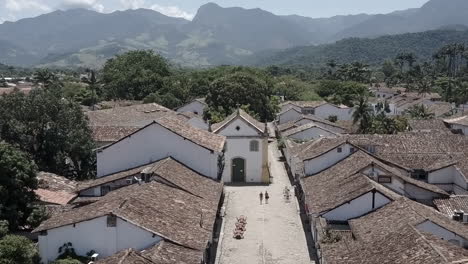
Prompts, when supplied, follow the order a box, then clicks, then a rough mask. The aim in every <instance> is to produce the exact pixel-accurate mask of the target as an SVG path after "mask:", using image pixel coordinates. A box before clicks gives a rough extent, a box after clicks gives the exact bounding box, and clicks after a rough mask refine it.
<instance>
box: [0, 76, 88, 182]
mask: <svg viewBox="0 0 468 264" xmlns="http://www.w3.org/2000/svg"><path fill="white" fill-rule="evenodd" d="M63 97H64V96H63V92H62V86H61V85H60V84H58V83H56V82H54V83H53V84H51V85H50V86H48V85H46V86H45V87H44V88H43V89H34V90H33V91H31V93H29V94H28V95H26V94H23V93H21V92H16V93H12V94H8V95H4V96H3V97H1V98H0V137H1V138H2V139H3V140H4V141H6V142H8V143H10V144H13V145H15V146H18V148H20V149H21V150H22V151H24V152H26V153H29V154H30V155H31V157H32V158H33V160H34V161H35V162H36V164H37V165H38V167H39V169H40V170H43V171H48V172H53V173H57V174H59V175H64V176H67V177H70V178H74V179H86V178H89V177H92V175H93V171H94V157H93V152H92V149H93V148H94V145H93V142H92V139H91V132H90V130H89V128H88V126H87V121H86V118H85V116H84V114H83V112H82V110H81V107H80V105H79V104H77V103H75V102H72V101H69V100H64V99H63Z"/></svg>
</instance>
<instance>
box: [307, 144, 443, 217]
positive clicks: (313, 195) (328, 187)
mask: <svg viewBox="0 0 468 264" xmlns="http://www.w3.org/2000/svg"><path fill="white" fill-rule="evenodd" d="M373 164H375V165H378V166H380V167H381V168H383V169H385V170H387V171H388V172H389V173H391V174H392V175H395V176H397V177H401V178H403V179H405V180H407V178H409V177H405V176H403V174H402V173H400V172H399V171H398V170H397V169H395V168H391V167H390V166H387V165H385V164H383V163H382V162H380V161H378V160H377V159H374V158H373V157H371V156H370V155H368V154H366V153H364V152H362V151H357V152H355V153H353V154H352V155H351V156H349V157H348V158H346V159H344V160H342V161H341V162H338V163H337V164H335V165H334V166H332V167H330V168H328V169H326V170H324V171H322V172H320V173H318V174H315V175H313V176H307V177H306V178H304V179H303V182H304V192H305V193H306V194H307V204H308V206H309V210H310V211H311V212H313V213H320V212H324V211H326V210H329V209H333V208H335V207H336V206H338V205H341V204H343V203H345V202H347V201H349V200H351V199H354V198H356V197H358V196H360V195H362V194H364V193H367V192H369V191H371V190H374V189H375V190H378V191H380V192H382V193H383V194H384V195H386V196H388V197H389V198H391V199H396V198H398V197H399V195H397V194H395V193H393V192H392V191H390V190H387V189H385V187H383V186H382V185H380V184H377V183H375V182H374V181H373V180H371V179H369V177H367V176H366V175H363V174H361V173H360V171H361V170H363V169H365V168H367V167H369V166H371V165H373ZM413 181H415V180H412V181H411V182H413ZM418 185H419V184H418ZM425 185H429V184H425ZM425 187H426V186H425ZM426 188H428V187H426ZM434 188H437V187H434ZM442 192H443V191H442ZM444 193H445V192H444Z"/></svg>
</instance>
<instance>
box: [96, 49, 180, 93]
mask: <svg viewBox="0 0 468 264" xmlns="http://www.w3.org/2000/svg"><path fill="white" fill-rule="evenodd" d="M170 74H171V73H170V68H169V64H168V63H167V61H166V60H165V59H164V58H163V57H161V56H160V55H158V54H155V53H153V51H149V50H137V51H130V52H128V53H125V54H122V55H118V56H117V57H116V58H113V59H110V60H108V61H107V62H106V64H105V65H104V68H103V69H102V83H103V92H104V94H105V96H106V97H107V98H108V99H135V100H141V99H143V98H145V97H146V96H148V95H149V94H151V93H154V92H157V91H158V90H159V89H161V88H162V87H163V84H164V77H167V76H169V75H170Z"/></svg>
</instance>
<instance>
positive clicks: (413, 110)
mask: <svg viewBox="0 0 468 264" xmlns="http://www.w3.org/2000/svg"><path fill="white" fill-rule="evenodd" d="M406 113H407V114H408V115H409V116H410V117H411V118H413V119H418V120H429V119H434V117H435V115H434V113H431V112H430V111H429V109H428V108H427V107H426V106H424V105H422V104H420V105H414V106H412V107H410V108H409V109H408V110H406Z"/></svg>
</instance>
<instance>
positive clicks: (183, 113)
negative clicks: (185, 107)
mask: <svg viewBox="0 0 468 264" xmlns="http://www.w3.org/2000/svg"><path fill="white" fill-rule="evenodd" d="M177 115H178V116H182V117H184V118H186V119H187V120H190V119H192V118H199V119H202V120H203V116H201V115H197V114H195V113H192V112H179V113H177Z"/></svg>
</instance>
